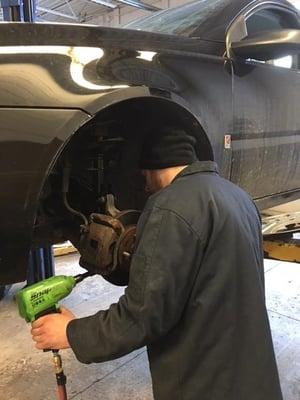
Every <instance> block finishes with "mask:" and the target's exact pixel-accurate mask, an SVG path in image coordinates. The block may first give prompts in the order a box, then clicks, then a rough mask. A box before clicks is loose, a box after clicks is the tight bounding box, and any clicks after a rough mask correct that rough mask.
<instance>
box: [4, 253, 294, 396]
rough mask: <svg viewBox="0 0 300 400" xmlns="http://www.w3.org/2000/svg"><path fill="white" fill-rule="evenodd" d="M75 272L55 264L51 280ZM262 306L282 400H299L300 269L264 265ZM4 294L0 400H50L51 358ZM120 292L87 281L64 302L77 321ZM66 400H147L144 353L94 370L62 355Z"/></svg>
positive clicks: (67, 263)
mask: <svg viewBox="0 0 300 400" xmlns="http://www.w3.org/2000/svg"><path fill="white" fill-rule="evenodd" d="M80 271H81V269H80V267H78V263H77V255H69V256H64V257H60V258H58V259H57V260H56V273H57V274H75V273H79V272H80ZM265 271H266V290H267V306H268V310H269V316H270V321H271V325H272V332H273V339H274V345H275V350H276V356H277V360H278V366H279V372H280V377H281V384H282V390H283V394H284V400H300V265H299V264H298V265H297V264H291V263H282V262H277V261H268V260H267V261H266V262H265ZM20 287H22V284H18V285H14V286H12V287H11V288H10V290H9V292H8V294H7V295H6V297H5V298H4V300H3V301H2V302H1V303H0V321H1V325H0V346H1V347H0V348H1V354H0V400H29V399H30V400H41V399H44V400H50V399H51V400H52V399H55V394H54V388H55V379H54V373H53V371H52V364H51V355H50V354H49V353H43V352H40V351H38V350H36V349H35V348H34V347H33V345H32V342H31V339H30V335H29V329H30V327H29V325H26V323H25V322H24V321H23V320H21V319H20V318H19V317H18V315H17V311H16V305H15V302H14V293H15V291H16V290H17V289H18V288H20ZM122 292H123V289H122V288H117V287H114V286H112V285H110V284H108V283H106V282H105V281H104V280H103V279H102V278H101V277H93V278H88V279H87V280H86V281H84V282H83V283H82V284H81V285H80V286H78V287H77V288H75V290H74V291H73V293H72V294H71V295H70V296H69V297H68V298H67V299H66V300H65V301H64V304H65V305H66V306H67V307H69V308H71V309H72V311H73V312H74V313H75V314H76V315H77V316H84V315H88V314H91V313H94V312H96V311H97V310H98V309H101V308H102V309H103V308H107V307H108V306H109V304H111V303H112V302H114V301H116V300H117V299H118V298H119V296H120V295H121V294H122ZM62 354H63V361H64V367H65V373H66V374H67V376H68V392H69V399H70V400H71V399H76V400H95V399H99V400H100V399H103V400H121V399H122V400H129V399H130V400H138V399H139V400H151V399H153V397H152V393H151V380H150V374H149V367H148V362H147V356H146V352H145V349H141V350H139V351H137V352H135V353H132V354H130V355H128V356H126V357H124V358H122V359H119V360H116V361H112V362H107V363H103V364H99V365H89V366H86V365H83V364H80V363H79V362H77V360H76V359H75V357H74V356H73V354H72V352H71V351H70V350H66V351H63V352H62Z"/></svg>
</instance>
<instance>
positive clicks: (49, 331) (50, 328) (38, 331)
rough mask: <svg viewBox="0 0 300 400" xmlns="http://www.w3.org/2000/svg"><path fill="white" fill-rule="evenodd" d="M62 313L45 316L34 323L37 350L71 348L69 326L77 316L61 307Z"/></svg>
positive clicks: (33, 332) (34, 338) (33, 334)
mask: <svg viewBox="0 0 300 400" xmlns="http://www.w3.org/2000/svg"><path fill="white" fill-rule="evenodd" d="M60 311H61V312H60V313H57V314H49V315H45V316H44V317H41V318H39V319H37V320H36V321H34V322H33V323H32V329H31V335H32V340H34V341H35V342H36V345H35V347H36V348H37V349H40V350H42V349H57V350H59V349H67V348H68V347H70V345H69V342H68V338H67V325H68V323H69V322H70V321H72V320H73V319H75V318H76V317H75V315H74V314H73V313H72V312H71V311H69V310H68V309H66V308H65V307H60Z"/></svg>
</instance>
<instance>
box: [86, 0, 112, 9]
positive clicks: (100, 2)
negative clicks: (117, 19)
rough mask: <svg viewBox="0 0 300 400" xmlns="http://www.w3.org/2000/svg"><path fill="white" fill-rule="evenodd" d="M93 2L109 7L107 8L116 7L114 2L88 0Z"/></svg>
mask: <svg viewBox="0 0 300 400" xmlns="http://www.w3.org/2000/svg"><path fill="white" fill-rule="evenodd" d="M90 1H92V2H93V3H96V4H99V5H101V6H105V7H109V8H113V9H115V8H117V6H116V4H113V3H110V2H109V1H105V0H90Z"/></svg>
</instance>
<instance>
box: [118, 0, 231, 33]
mask: <svg viewBox="0 0 300 400" xmlns="http://www.w3.org/2000/svg"><path fill="white" fill-rule="evenodd" d="M227 3H230V0H198V1H197V2H193V3H189V4H186V5H185V6H180V7H176V8H174V9H171V10H170V9H168V10H164V11H160V12H156V13H154V14H152V15H151V16H149V17H146V18H143V19H141V20H138V21H134V22H132V23H130V24H128V25H126V26H124V28H128V29H137V30H142V31H149V32H158V33H166V34H175V35H180V36H190V35H191V34H192V33H193V32H194V31H195V30H196V29H197V28H198V27H199V25H200V24H201V23H202V22H204V21H205V20H206V19H207V18H209V17H210V16H211V14H213V13H215V12H216V11H217V9H218V8H224V7H225V5H226V4H227Z"/></svg>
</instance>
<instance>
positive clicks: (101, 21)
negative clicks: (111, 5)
mask: <svg viewBox="0 0 300 400" xmlns="http://www.w3.org/2000/svg"><path fill="white" fill-rule="evenodd" d="M145 2H147V3H148V4H152V5H154V6H156V7H158V8H162V9H166V8H173V7H177V6H179V5H182V4H186V3H190V2H191V0H159V1H149V0H145ZM148 15H151V12H149V11H144V10H139V9H137V8H133V7H120V8H118V9H115V10H112V11H110V12H105V14H102V15H97V16H95V17H93V18H92V19H89V20H88V23H89V24H96V25H103V26H110V27H117V26H122V25H125V24H127V23H129V22H131V21H134V20H135V19H138V18H142V17H146V16H148Z"/></svg>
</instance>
